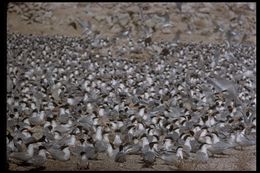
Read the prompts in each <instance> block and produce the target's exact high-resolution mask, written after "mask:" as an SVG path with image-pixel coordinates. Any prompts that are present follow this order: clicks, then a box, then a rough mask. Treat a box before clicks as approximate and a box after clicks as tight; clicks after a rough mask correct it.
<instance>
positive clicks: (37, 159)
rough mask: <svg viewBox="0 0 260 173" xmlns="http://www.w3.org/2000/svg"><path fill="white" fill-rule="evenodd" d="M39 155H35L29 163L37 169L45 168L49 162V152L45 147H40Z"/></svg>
mask: <svg viewBox="0 0 260 173" xmlns="http://www.w3.org/2000/svg"><path fill="white" fill-rule="evenodd" d="M38 150H39V151H38V154H37V155H34V156H33V157H32V158H31V159H30V160H28V161H27V163H29V164H32V165H33V166H34V167H35V168H38V169H39V168H44V167H45V166H44V164H45V162H46V161H47V156H46V154H47V150H46V148H45V147H44V146H42V145H41V146H39V147H38Z"/></svg>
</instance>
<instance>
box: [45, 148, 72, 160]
mask: <svg viewBox="0 0 260 173" xmlns="http://www.w3.org/2000/svg"><path fill="white" fill-rule="evenodd" d="M47 151H48V152H49V153H50V155H51V156H52V158H53V159H54V160H60V161H67V160H69V159H70V150H69V146H67V145H65V146H60V147H59V148H54V147H53V146H51V147H49V148H47Z"/></svg>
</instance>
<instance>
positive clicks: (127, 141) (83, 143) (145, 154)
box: [6, 33, 256, 169]
mask: <svg viewBox="0 0 260 173" xmlns="http://www.w3.org/2000/svg"><path fill="white" fill-rule="evenodd" d="M92 42H93V40H92V41H87V40H84V39H79V38H70V37H61V36H52V37H48V36H32V35H30V36H24V35H19V34H13V33H12V34H8V35H7V130H6V146H7V160H8V162H9V163H15V164H18V165H19V164H22V165H28V164H29V165H30V166H33V167H36V168H41V167H44V164H45V162H46V161H47V160H48V159H54V160H59V161H69V160H70V158H71V156H72V155H74V156H76V157H77V158H78V161H77V166H78V168H79V169H91V167H90V166H89V160H95V159H98V155H99V154H100V153H105V154H106V155H108V156H109V158H110V159H113V160H114V161H115V162H119V163H124V162H126V161H127V158H128V155H140V156H141V157H142V163H143V164H144V166H145V167H152V166H153V164H154V163H155V162H156V160H157V159H161V160H163V161H165V163H166V164H168V165H173V166H174V165H178V164H179V163H181V162H183V161H186V160H194V161H198V162H202V163H206V162H207V161H208V159H209V157H214V156H215V155H220V154H221V155H223V154H227V153H225V152H226V151H227V150H229V149H232V148H235V149H239V148H244V147H247V146H252V145H255V143H256V138H255V137H256V75H255V74H256V48H255V47H254V46H249V45H248V46H247V45H244V46H242V45H236V46H232V45H230V46H228V47H227V46H226V45H224V44H223V45H222V44H209V45H203V44H184V43H179V44H173V43H163V42H161V43H158V42H151V43H150V44H146V43H145V41H144V40H141V41H139V42H133V41H131V40H129V44H131V45H130V46H129V45H126V46H125V48H124V49H125V50H124V51H123V52H122V49H118V51H117V50H113V49H115V48H113V46H111V44H110V40H106V39H101V40H99V41H98V42H97V43H96V47H98V48H99V49H102V48H104V47H107V48H108V52H107V54H102V55H101V54H99V53H98V52H93V51H92V49H93V45H91V43H92ZM131 47H139V48H141V49H143V50H146V49H150V50H151V51H154V52H153V54H152V53H151V57H149V58H148V59H144V60H142V59H134V58H128V57H126V55H128V54H126V52H131V51H135V50H134V49H131ZM156 47H157V50H160V52H158V51H156V50H153V49H154V48H156ZM158 48H160V49H158ZM111 51H115V52H121V53H120V54H114V55H112V54H111ZM68 163H69V162H68Z"/></svg>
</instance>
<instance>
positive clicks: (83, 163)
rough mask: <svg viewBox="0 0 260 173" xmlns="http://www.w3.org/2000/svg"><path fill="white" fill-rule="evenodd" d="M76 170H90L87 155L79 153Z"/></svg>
mask: <svg viewBox="0 0 260 173" xmlns="http://www.w3.org/2000/svg"><path fill="white" fill-rule="evenodd" d="M77 168H78V169H79V170H86V169H89V168H90V167H89V161H88V157H87V154H86V152H84V151H82V152H81V153H80V156H79V158H78V160H77Z"/></svg>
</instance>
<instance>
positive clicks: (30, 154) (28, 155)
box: [9, 144, 34, 162]
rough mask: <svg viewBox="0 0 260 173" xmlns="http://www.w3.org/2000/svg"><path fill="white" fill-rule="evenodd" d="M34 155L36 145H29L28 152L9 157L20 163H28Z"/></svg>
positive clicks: (12, 154)
mask: <svg viewBox="0 0 260 173" xmlns="http://www.w3.org/2000/svg"><path fill="white" fill-rule="evenodd" d="M33 154H34V144H29V145H28V146H27V150H26V151H21V152H13V153H11V154H10V155H9V157H10V158H12V159H16V160H18V161H22V162H27V161H29V160H30V159H31V158H32V157H33Z"/></svg>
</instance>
